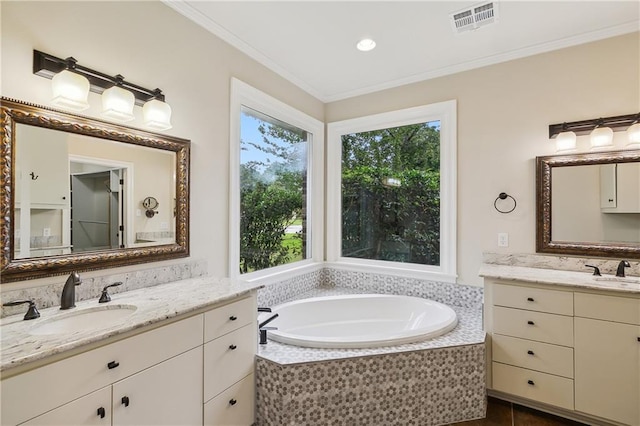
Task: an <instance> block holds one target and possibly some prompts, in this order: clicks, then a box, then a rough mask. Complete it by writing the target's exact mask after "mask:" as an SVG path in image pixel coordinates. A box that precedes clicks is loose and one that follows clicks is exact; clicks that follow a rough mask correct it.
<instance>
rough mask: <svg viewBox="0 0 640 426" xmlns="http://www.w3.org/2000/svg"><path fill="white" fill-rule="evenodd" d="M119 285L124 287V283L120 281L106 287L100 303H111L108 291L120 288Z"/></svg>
mask: <svg viewBox="0 0 640 426" xmlns="http://www.w3.org/2000/svg"><path fill="white" fill-rule="evenodd" d="M119 285H122V281H118V282H115V283H113V284H109V285H107V286H105V287H104V288H103V289H102V294H101V295H100V300H98V303H106V302H111V295H110V294H109V291H108V289H109V288H110V287H118V286H119Z"/></svg>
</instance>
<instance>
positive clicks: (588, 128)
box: [549, 113, 640, 151]
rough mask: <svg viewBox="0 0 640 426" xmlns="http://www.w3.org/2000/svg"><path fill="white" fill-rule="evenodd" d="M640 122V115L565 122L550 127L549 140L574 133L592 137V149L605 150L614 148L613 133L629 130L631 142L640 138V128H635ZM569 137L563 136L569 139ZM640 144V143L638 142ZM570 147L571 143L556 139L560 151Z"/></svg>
mask: <svg viewBox="0 0 640 426" xmlns="http://www.w3.org/2000/svg"><path fill="white" fill-rule="evenodd" d="M639 121H640V113H635V114H628V115H617V116H614V117H604V118H594V119H590V120H582V121H573V122H565V123H559V124H551V125H549V139H553V138H556V137H558V138H559V137H560V135H562V134H563V133H568V132H572V133H574V134H575V135H577V136H580V135H590V140H591V146H592V149H603V148H609V147H611V146H613V132H614V131H615V132H620V131H625V130H627V135H628V137H629V142H630V143H633V142H632V141H633V140H635V139H632V138H636V137H637V138H640V126H637V127H635V128H634V127H633V126H634V125H635V124H637V123H638V122H639ZM636 135H637V136H636ZM569 137H570V135H569V136H563V139H564V138H567V139H568V138H569ZM637 143H638V144H640V142H637ZM561 145H562V146H568V145H570V142H569V141H564V140H563V141H562V142H560V141H558V140H557V139H556V146H557V149H558V151H562V150H563V149H561V148H560V146H561Z"/></svg>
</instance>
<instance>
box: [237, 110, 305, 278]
mask: <svg viewBox="0 0 640 426" xmlns="http://www.w3.org/2000/svg"><path fill="white" fill-rule="evenodd" d="M308 140H309V134H308V133H307V132H306V131H304V130H301V129H299V128H297V127H294V126H291V125H289V124H286V123H284V122H282V121H279V120H276V119H274V118H272V117H269V116H266V115H264V114H261V113H259V112H257V111H254V110H252V109H250V108H246V107H243V108H242V114H241V124H240V216H241V217H240V265H239V268H240V273H247V272H253V271H259V270H262V269H265V268H270V267H272V266H277V265H283V264H286V263H291V262H296V261H299V260H302V259H306V258H308V257H309V255H308V249H307V246H308V244H307V232H306V230H307V225H308V224H307V220H306V216H307V215H306V211H307V197H306V195H307V158H308V157H307V156H308V154H307V152H308Z"/></svg>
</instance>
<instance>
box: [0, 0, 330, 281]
mask: <svg viewBox="0 0 640 426" xmlns="http://www.w3.org/2000/svg"><path fill="white" fill-rule="evenodd" d="M0 14H1V19H2V21H1V23H2V26H1V28H0V30H1V59H2V63H1V81H0V83H1V86H0V92H1V94H2V95H3V96H6V97H10V98H15V99H19V100H23V101H28V102H33V103H36V104H40V105H48V102H49V100H50V98H51V92H50V91H51V82H50V80H47V79H45V78H42V77H38V76H35V75H33V74H32V55H33V49H38V50H41V51H43V52H46V53H50V54H52V55H55V56H58V57H62V58H65V57H67V56H73V57H75V58H76V59H77V60H78V62H79V63H80V64H82V65H86V66H88V67H90V68H93V69H96V70H99V71H102V72H105V73H108V74H113V75H115V74H117V73H120V74H122V75H124V76H125V78H126V79H127V81H131V82H132V83H136V84H139V85H141V86H144V87H148V88H155V87H160V88H161V89H162V90H163V91H164V93H165V95H166V100H167V102H168V103H169V104H170V105H171V107H172V108H173V117H172V123H173V129H171V130H169V131H167V132H166V133H167V134H171V135H174V136H178V137H182V138H186V139H190V140H191V143H192V150H191V257H192V258H195V259H199V258H206V260H207V261H208V264H209V272H210V273H211V274H214V275H220V276H224V275H227V265H228V261H227V251H228V250H227V247H228V244H227V227H228V223H229V221H228V202H227V200H228V195H229V194H228V176H229V148H228V146H229V85H230V79H231V77H237V78H239V79H241V80H243V81H245V82H246V83H248V84H250V85H252V86H254V87H256V88H258V89H260V90H262V91H264V92H266V93H268V94H270V95H271V96H274V97H276V98H278V99H280V100H282V101H283V102H286V103H287V104H289V105H291V106H293V107H295V108H297V109H299V110H301V111H303V112H305V113H306V114H308V115H311V116H312V117H314V118H317V119H319V120H323V119H324V116H323V114H324V111H323V104H322V103H321V102H320V101H318V100H316V99H315V98H313V97H312V96H310V95H308V94H307V93H305V92H303V91H302V90H300V89H299V88H297V87H296V86H294V85H292V84H291V83H289V82H287V81H286V80H284V79H283V78H281V77H279V76H278V75H276V74H274V73H273V72H271V71H269V70H268V69H266V68H264V67H263V66H261V65H259V64H257V63H256V62H255V61H253V60H252V59H250V58H249V57H247V56H246V55H244V54H242V53H240V52H239V51H238V50H236V49H235V48H233V47H231V46H230V45H228V44H227V43H225V42H223V41H221V40H220V39H219V38H217V37H215V36H214V35H212V34H211V33H209V32H207V31H205V30H204V29H202V28H200V27H199V26H197V25H195V24H194V23H192V22H191V21H189V20H187V19H186V18H185V17H183V16H182V15H180V14H178V13H177V12H175V11H173V10H172V9H170V8H169V7H167V6H165V5H164V4H162V3H160V2H157V1H153V2H150V1H140V2H93V1H91V2H55V1H44V2H30V1H28V2H7V1H2V2H0ZM89 102H90V104H91V105H92V107H91V108H90V109H89V110H87V111H84V112H83V114H85V115H90V116H93V117H99V105H100V98H99V96H98V95H96V94H93V93H92V94H90V98H89ZM135 113H136V114H137V115H138V118H137V119H136V120H135V121H133V122H131V123H132V124H131V125H132V126H134V127H141V126H140V125H141V120H140V118H139V116H140V114H141V112H140V108H138V107H136V111H135ZM179 261H183V260H179ZM175 262H178V261H174V262H171V261H168V262H162V263H158V264H156V265H162V264H170V263H175ZM137 268H139V266H138V267H137ZM134 269H136V266H132V267H127V268H120V270H122V271H128V270H134ZM84 274H85V275H86V276H87V277H88V276H92V275H99V274H100V272H86V273H84ZM102 274H104V272H103V273H102ZM62 280H63V278H62V277H53V278H47V279H41V280H34V281H29V282H26V283H22V284H19V283H9V284H3V285H2V289H3V290H10V289H11V288H16V286H35V285H41V284H45V283H54V282H62Z"/></svg>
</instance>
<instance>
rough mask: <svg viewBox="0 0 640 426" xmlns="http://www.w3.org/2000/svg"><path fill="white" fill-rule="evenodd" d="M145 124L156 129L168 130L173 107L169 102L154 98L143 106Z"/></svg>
mask: <svg viewBox="0 0 640 426" xmlns="http://www.w3.org/2000/svg"><path fill="white" fill-rule="evenodd" d="M142 117H143V119H144V125H145V126H147V127H149V128H151V129H154V130H167V129H170V128H171V127H172V126H171V107H170V106H169V104H168V103H166V102H162V101H159V100H157V99H152V100H150V101H149V102H147V103H145V104H144V105H143V107H142Z"/></svg>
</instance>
